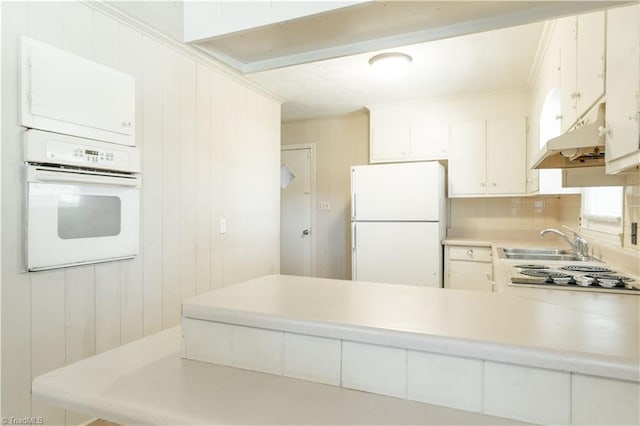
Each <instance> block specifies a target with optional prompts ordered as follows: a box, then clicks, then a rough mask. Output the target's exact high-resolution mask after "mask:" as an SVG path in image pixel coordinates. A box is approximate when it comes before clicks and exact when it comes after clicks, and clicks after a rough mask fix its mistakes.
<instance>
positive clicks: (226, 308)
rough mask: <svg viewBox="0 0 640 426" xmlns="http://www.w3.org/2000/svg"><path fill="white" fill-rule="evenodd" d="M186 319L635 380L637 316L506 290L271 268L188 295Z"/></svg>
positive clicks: (185, 309) (639, 378)
mask: <svg viewBox="0 0 640 426" xmlns="http://www.w3.org/2000/svg"><path fill="white" fill-rule="evenodd" d="M637 300H638V299H637ZM637 309H638V306H637V305H636V316H635V318H637ZM183 316H184V317H188V318H194V319H202V320H209V321H218V322H225V323H233V324H239V325H246V326H252V327H260V328H267V329H274V330H283V331H289V332H293V333H301V334H310V335H316V336H325V337H332V338H339V339H345V340H354V341H361V342H367V343H372V344H380V345H387V346H395V347H403V348H409V349H416V350H424V351H429V352H436V353H443V354H450V355H458V356H466V357H472V358H480V359H487V360H494V361H499V362H506V363H514V364H521V365H528V366H532V367H540V368H548V369H555V370H561V371H572V372H579V373H583V374H592V375H596V376H603V377H611V378H616V379H624V380H631V381H639V380H640V372H639V361H640V357H639V351H640V349H639V348H640V346H639V326H640V325H639V323H638V321H637V320H634V318H630V319H627V318H621V317H620V316H614V315H611V316H608V315H601V314H593V313H590V312H580V311H576V310H571V309H567V308H564V307H561V306H557V305H554V304H551V303H546V302H542V301H538V300H533V299H531V298H526V297H519V296H514V295H512V294H508V293H505V292H503V293H482V292H473V291H464V290H446V291H444V290H443V289H436V288H421V287H412V286H399V285H391V284H377V283H364V282H352V281H343V280H332V279H322V278H309V277H294V276H285V275H269V276H264V277H260V278H256V279H253V280H249V281H246V282H243V283H240V284H236V285H233V286H230V287H226V288H223V289H219V290H216V291H213V292H210V293H205V294H202V295H199V296H196V297H194V298H190V299H187V300H185V301H184V303H183Z"/></svg>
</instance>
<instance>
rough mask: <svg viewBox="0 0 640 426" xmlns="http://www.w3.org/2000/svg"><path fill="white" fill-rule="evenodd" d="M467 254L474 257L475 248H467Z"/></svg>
mask: <svg viewBox="0 0 640 426" xmlns="http://www.w3.org/2000/svg"><path fill="white" fill-rule="evenodd" d="M467 256H469V257H473V250H471V249H469V250H467Z"/></svg>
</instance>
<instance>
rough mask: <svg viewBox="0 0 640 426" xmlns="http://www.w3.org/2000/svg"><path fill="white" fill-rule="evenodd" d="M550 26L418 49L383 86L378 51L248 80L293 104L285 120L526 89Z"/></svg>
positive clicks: (412, 47)
mask: <svg viewBox="0 0 640 426" xmlns="http://www.w3.org/2000/svg"><path fill="white" fill-rule="evenodd" d="M543 27H544V24H542V23H536V24H529V25H523V26H518V27H513V28H508V29H503V30H495V31H488V32H484V33H479V34H472V35H467V36H461V37H455V38H449V39H445V40H439V41H433V42H427V43H420V44H414V45H410V46H405V47H402V48H398V49H393V50H394V51H399V52H402V53H406V54H409V55H411V56H412V57H413V62H412V63H411V67H410V70H409V72H408V73H407V74H406V75H405V76H404V77H402V78H401V79H398V80H392V81H389V80H381V79H379V78H378V77H377V76H376V75H375V74H374V73H373V72H372V70H371V69H370V66H369V63H368V61H369V58H370V57H371V56H373V55H374V54H376V53H378V52H371V53H364V54H358V55H352V56H347V57H343V58H337V59H330V60H324V61H318V62H312V63H307V64H302V65H295V66H290V67H286V68H279V69H274V70H269V71H262V72H258V73H253V74H248V75H246V77H247V78H249V79H250V80H252V81H254V82H255V83H257V84H259V85H260V86H262V87H264V88H266V89H269V90H270V91H272V92H274V93H277V94H278V95H279V96H281V97H283V98H284V99H286V102H285V103H284V105H283V107H282V119H283V120H284V121H292V120H301V119H308V118H317V117H328V116H334V115H339V114H346V113H350V112H354V111H358V110H361V109H362V108H363V106H365V105H370V104H378V103H388V102H396V101H402V100H409V99H419V98H430V97H441V96H454V95H461V94H470V93H483V92H493V91H500V90H511V89H519V88H524V87H526V86H527V82H528V79H529V74H530V71H531V68H532V64H533V62H534V58H535V54H536V50H537V48H538V44H539V40H540V36H541V34H542V30H543Z"/></svg>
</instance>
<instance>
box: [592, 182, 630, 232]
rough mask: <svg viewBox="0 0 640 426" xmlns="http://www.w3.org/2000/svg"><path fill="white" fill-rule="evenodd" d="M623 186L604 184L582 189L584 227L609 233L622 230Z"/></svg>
mask: <svg viewBox="0 0 640 426" xmlns="http://www.w3.org/2000/svg"><path fill="white" fill-rule="evenodd" d="M623 194H624V192H623V187H622V186H602V187H594V188H583V190H582V228H586V229H591V230H593V231H599V232H604V233H607V234H619V233H620V232H622V209H623Z"/></svg>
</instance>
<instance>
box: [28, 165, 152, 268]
mask: <svg viewBox="0 0 640 426" xmlns="http://www.w3.org/2000/svg"><path fill="white" fill-rule="evenodd" d="M26 204H27V269H28V270H29V271H38V270H43V269H53V268H62V267H66V266H72V265H82V264H87V263H96V262H105V261H109V260H117V259H126V258H131V257H134V256H135V255H137V254H138V246H139V241H138V240H139V223H140V180H139V178H138V177H136V176H131V175H124V174H122V175H119V174H117V173H100V172H95V171H89V170H68V169H56V168H53V167H45V166H33V165H29V166H27V194H26Z"/></svg>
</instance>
